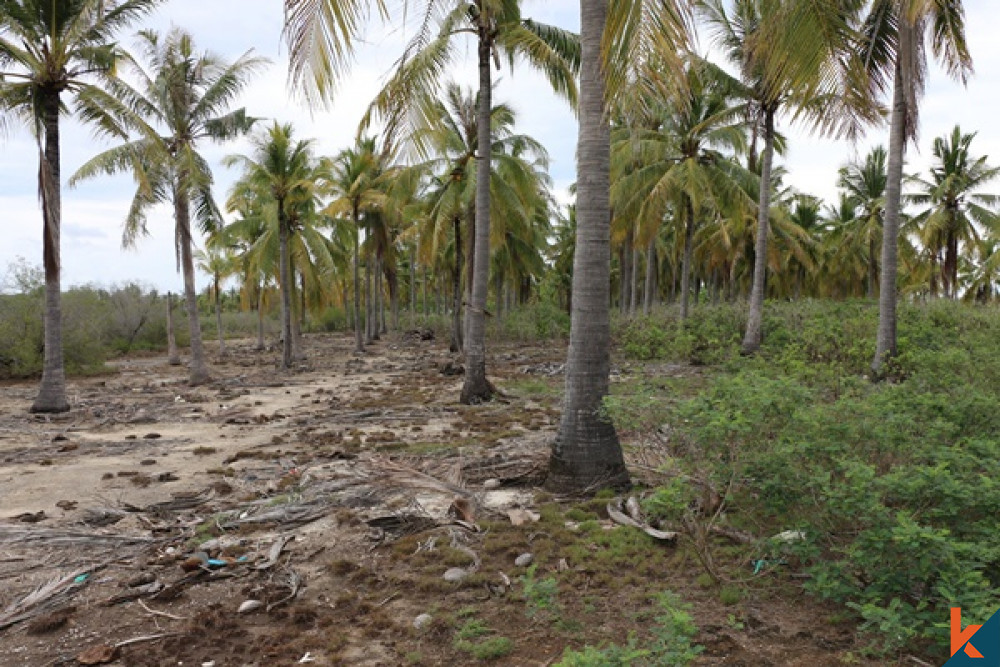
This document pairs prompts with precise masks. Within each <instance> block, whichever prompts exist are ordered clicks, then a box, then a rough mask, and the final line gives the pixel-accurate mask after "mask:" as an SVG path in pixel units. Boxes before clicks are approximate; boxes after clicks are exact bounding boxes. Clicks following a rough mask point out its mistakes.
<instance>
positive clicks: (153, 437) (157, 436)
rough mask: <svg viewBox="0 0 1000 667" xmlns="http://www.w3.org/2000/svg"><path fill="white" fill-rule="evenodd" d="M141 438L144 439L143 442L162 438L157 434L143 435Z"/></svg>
mask: <svg viewBox="0 0 1000 667" xmlns="http://www.w3.org/2000/svg"><path fill="white" fill-rule="evenodd" d="M142 437H143V439H145V440H159V439H160V438H162V437H163V436H162V435H160V434H159V433H147V434H146V435H144V436H142Z"/></svg>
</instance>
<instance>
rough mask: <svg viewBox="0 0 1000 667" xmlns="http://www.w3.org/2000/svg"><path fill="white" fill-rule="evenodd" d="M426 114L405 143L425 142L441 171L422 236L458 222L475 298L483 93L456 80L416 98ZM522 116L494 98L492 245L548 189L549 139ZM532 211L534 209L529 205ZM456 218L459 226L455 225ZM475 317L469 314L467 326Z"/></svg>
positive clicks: (457, 314) (422, 147) (435, 170)
mask: <svg viewBox="0 0 1000 667" xmlns="http://www.w3.org/2000/svg"><path fill="white" fill-rule="evenodd" d="M417 104H418V105H419V106H420V111H419V116H420V118H423V119H426V121H417V122H416V123H414V127H413V129H412V131H411V134H410V135H408V136H407V137H405V138H404V141H403V143H404V145H410V146H414V147H419V152H420V153H424V154H426V155H427V156H428V159H427V160H426V161H424V162H422V163H421V164H420V166H419V167H420V169H422V170H424V172H425V173H430V174H433V175H434V178H435V184H436V185H435V187H433V188H432V189H431V191H430V192H429V193H428V194H429V197H428V200H427V202H428V204H429V206H430V208H429V210H428V215H427V216H425V218H424V220H425V223H426V226H425V228H424V230H423V232H424V233H423V234H422V235H421V236H422V238H424V239H426V240H427V241H429V242H434V241H435V240H439V239H440V238H442V236H441V232H442V230H445V229H447V228H449V227H454V230H455V231H454V234H455V236H454V238H458V239H461V238H462V236H463V232H462V229H461V227H462V225H463V223H464V225H465V232H464V238H465V239H466V241H467V244H468V245H467V249H468V252H467V253H465V257H466V258H467V259H466V260H465V263H466V267H465V268H466V284H465V302H466V303H471V301H472V298H471V297H472V294H471V290H472V283H473V282H474V273H475V261H474V253H475V247H474V240H475V234H474V231H475V230H474V228H473V226H474V224H475V220H476V192H477V185H478V163H477V162H476V154H477V150H478V145H479V144H478V142H479V115H478V95H477V94H476V93H473V92H472V91H471V90H466V89H463V88H462V87H461V86H459V85H457V84H454V83H449V84H448V85H447V86H446V87H445V90H444V94H443V96H442V97H438V96H436V95H434V96H431V95H425V96H423V97H422V98H421V99H419V100H418V101H417ZM516 121H517V116H516V114H515V113H514V110H513V109H512V108H511V107H510V106H508V105H506V104H495V105H494V106H493V108H492V110H491V112H490V124H491V130H490V133H491V136H492V147H491V150H490V154H491V155H492V164H491V167H490V180H489V187H490V191H491V196H490V206H491V207H492V209H493V210H492V211H491V216H490V218H491V219H495V220H498V221H499V224H498V225H494V229H493V239H492V243H491V245H492V246H493V249H494V250H495V249H498V248H499V246H501V245H502V243H501V241H502V240H503V239H504V238H505V237H506V228H507V226H508V224H509V225H515V224H516V219H518V218H519V217H523V215H524V214H525V213H526V212H527V211H528V209H529V208H531V206H527V202H529V201H531V202H536V203H537V201H539V198H540V197H544V196H545V194H546V193H547V185H548V184H547V181H546V177H545V176H544V175H543V174H541V173H540V171H539V170H540V169H544V168H547V166H548V155H547V153H546V151H545V149H544V147H543V146H542V145H541V144H540V143H538V142H537V141H536V140H534V139H533V138H531V137H529V136H527V135H523V134H517V133H515V132H514V124H515V123H516ZM529 215H530V213H529ZM455 225H457V226H455ZM456 250H457V253H458V254H457V255H456V256H455V267H454V271H455V273H454V274H453V276H454V281H455V285H456V287H455V308H454V313H453V314H454V323H453V332H452V349H453V350H454V351H459V350H460V349H461V348H462V344H463V340H464V338H465V337H466V334H465V331H464V330H463V328H462V326H461V325H462V319H461V313H462V296H461V289H460V281H461V271H462V264H463V257H462V255H463V251H464V250H465V249H464V248H462V247H461V245H459V246H458V247H457V248H456ZM470 323H471V319H470V318H469V317H466V318H465V329H468V327H469V325H470Z"/></svg>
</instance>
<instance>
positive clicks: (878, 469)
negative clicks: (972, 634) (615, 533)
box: [607, 302, 1000, 658]
mask: <svg viewBox="0 0 1000 667" xmlns="http://www.w3.org/2000/svg"><path fill="white" fill-rule="evenodd" d="M733 310H734V311H736V310H737V309H736V308H733ZM700 312H701V311H700V309H699V312H698V313H696V315H695V318H696V319H697V318H699V316H700ZM768 313H769V314H768V317H767V318H766V320H765V326H766V337H765V343H764V346H763V348H762V349H761V353H760V354H759V355H758V356H757V357H755V358H749V359H746V358H741V357H739V356H738V354H736V351H737V350H736V345H737V344H738V343H734V342H733V341H734V340H736V339H737V338H738V335H739V332H738V331H737V330H730V331H726V330H725V329H724V328H721V329H720V328H718V327H719V322H724V321H726V320H727V318H726V317H719V316H715V317H712V318H710V319H712V320H713V322H710V323H698V324H691V325H687V324H685V325H684V326H683V327H680V326H673V327H669V326H668V327H665V328H662V331H663V336H662V340H661V339H655V340H656V341H657V344H656V348H655V349H656V350H657V351H658V352H657V354H656V357H657V358H663V357H666V358H673V359H677V360H683V357H684V356H685V354H686V350H687V347H686V346H687V343H686V342H685V340H684V338H685V336H686V335H688V332H690V331H692V330H693V331H696V332H699V333H698V334H696V335H697V336H703V335H704V334H702V333H700V332H704V331H710V332H711V331H719V332H720V334H721V336H720V340H723V341H726V342H725V343H723V344H721V346H720V350H719V351H718V352H717V354H716V355H715V357H714V358H716V359H717V361H716V362H715V363H714V364H713V365H712V366H710V367H709V368H706V369H704V371H703V375H702V377H701V378H700V384H697V385H695V384H691V383H688V384H687V385H684V386H683V387H682V386H680V385H679V384H678V382H679V381H676V380H671V381H657V380H656V379H655V378H654V379H649V378H647V379H645V380H643V381H636V382H633V383H632V384H630V385H628V386H625V387H622V388H621V389H620V390H619V391H618V392H617V393H616V395H615V396H613V397H611V398H610V399H609V400H608V401H607V409H608V412H609V414H610V415H611V416H612V417H613V418H614V419H615V420H616V422H617V423H618V424H619V426H620V428H622V429H625V430H628V429H638V430H649V429H656V428H664V426H666V428H667V431H668V432H669V433H670V435H671V450H670V451H671V452H672V456H673V458H672V459H671V460H670V465H671V466H675V467H678V468H680V469H681V472H682V473H686V474H679V475H676V477H675V479H674V481H673V482H671V483H670V484H668V485H667V486H665V487H663V488H661V489H659V490H657V491H655V492H654V493H653V494H652V495H651V496H650V497H649V498H648V499H647V501H646V507H645V508H646V510H647V511H648V512H649V513H650V514H652V515H653V516H655V517H658V518H662V519H664V520H666V521H668V522H669V521H671V520H675V521H676V520H677V519H678V518H679V515H681V514H683V513H684V512H685V511H686V507H687V506H688V504H689V499H690V498H693V497H696V495H697V493H698V491H699V489H696V488H685V485H686V484H692V485H693V484H694V483H695V482H688V481H684V480H693V479H702V480H705V481H708V482H709V483H710V484H711V486H712V487H714V488H716V489H729V492H728V497H726V499H725V501H726V504H727V512H726V517H727V521H729V522H730V523H731V524H733V527H736V528H741V529H744V530H752V531H754V532H755V533H757V534H758V535H760V536H761V537H762V538H766V537H767V536H768V535H776V534H779V533H782V532H784V531H795V534H796V535H799V534H801V536H802V537H803V538H804V539H801V540H799V539H796V540H791V541H789V542H788V543H784V544H781V545H780V548H781V550H782V551H783V555H782V558H784V559H787V562H789V563H791V564H792V566H793V567H795V568H798V569H799V570H800V571H801V572H802V573H803V574H806V575H808V578H807V579H805V587H806V589H807V590H808V591H810V592H812V593H813V594H815V595H816V596H818V597H820V598H823V599H827V600H831V601H834V602H837V603H840V604H842V605H843V606H844V608H845V609H846V610H849V611H850V612H851V613H853V614H854V615H855V616H856V617H857V618H858V620H859V621H860V623H861V626H862V628H863V629H864V630H866V631H868V632H869V633H871V634H872V635H873V638H876V639H877V641H876V642H873V647H877V648H873V651H874V652H877V653H878V654H880V655H886V654H893V653H895V652H897V651H902V650H904V649H905V650H906V651H907V652H910V653H913V652H914V651H918V652H922V653H923V654H924V655H926V656H928V657H932V658H941V657H946V656H947V652H946V651H947V646H948V637H947V633H948V629H947V628H948V609H949V607H951V606H959V607H962V609H963V613H964V615H965V617H967V618H968V619H969V621H968V622H970V623H972V622H975V623H982V622H985V621H986V619H987V618H989V616H990V615H991V614H992V613H993V612H994V611H996V609H997V608H998V607H1000V593H998V591H1000V535H998V534H997V532H996V516H997V515H998V513H1000V480H998V479H997V478H996V475H995V468H996V461H997V460H998V458H1000V436H998V435H997V434H1000V410H998V409H997V406H1000V382H998V378H1000V313H998V312H997V311H996V310H995V309H987V308H981V307H974V306H968V305H962V304H955V303H947V302H936V303H931V304H927V305H903V306H902V307H901V308H900V318H899V347H900V355H899V357H898V358H897V359H895V360H894V361H893V364H892V372H891V374H890V377H889V378H888V380H886V381H884V382H880V383H872V382H870V381H868V379H867V377H866V373H867V372H868V365H869V364H870V361H871V358H872V356H873V354H874V335H875V325H876V323H877V308H876V307H875V306H874V305H872V304H864V303H819V302H813V303H799V304H768ZM728 320H729V321H730V322H732V323H736V322H737V320H738V316H737V315H736V314H735V313H734V314H733V315H732V316H730V317H729V318H728ZM652 326H654V325H652V324H650V323H648V322H636V323H632V324H629V325H626V328H625V330H624V332H623V333H622V339H623V344H624V345H626V346H628V345H629V344H630V343H631V344H632V345H633V346H636V347H634V348H633V350H632V352H631V353H632V354H634V353H635V350H636V349H638V350H640V351H641V352H645V351H646V350H647V349H650V350H651V349H653V348H652V347H649V348H646V347H643V346H644V345H646V343H643V341H649V340H654V337H653V336H651V335H650V333H649V330H650V328H651V327H652ZM656 326H662V325H656ZM625 352H626V353H630V351H629V348H628V347H626V348H625ZM640 356H641V355H640ZM706 478H707V480H706ZM765 542H766V541H762V543H761V546H760V550H761V551H762V553H764V552H766V551H767V550H768V549H773V548H774V544H773V543H772V544H770V545H768V544H766V543H765ZM741 576H745V573H743V574H741ZM734 578H735V577H734Z"/></svg>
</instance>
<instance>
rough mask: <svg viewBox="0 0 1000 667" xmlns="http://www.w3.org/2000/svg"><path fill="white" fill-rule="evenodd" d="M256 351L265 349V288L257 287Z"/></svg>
mask: <svg viewBox="0 0 1000 667" xmlns="http://www.w3.org/2000/svg"><path fill="white" fill-rule="evenodd" d="M254 349H255V350H258V351H260V350H263V349H264V286H263V285H258V287H257V344H256V345H255V346H254Z"/></svg>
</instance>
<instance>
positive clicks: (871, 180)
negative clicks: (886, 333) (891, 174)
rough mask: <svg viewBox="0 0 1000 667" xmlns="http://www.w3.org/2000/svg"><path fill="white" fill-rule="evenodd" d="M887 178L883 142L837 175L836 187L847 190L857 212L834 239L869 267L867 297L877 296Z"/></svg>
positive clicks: (843, 251)
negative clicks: (861, 159) (862, 160)
mask: <svg viewBox="0 0 1000 667" xmlns="http://www.w3.org/2000/svg"><path fill="white" fill-rule="evenodd" d="M887 180H888V174H887V171H886V151H885V148H884V147H883V146H877V147H875V148H873V149H872V151H871V152H870V153H868V155H867V156H866V157H865V160H864V162H863V163H860V164H859V163H856V162H851V163H849V164H847V165H846V166H844V167H841V169H840V171H839V172H838V177H837V187H839V188H841V190H843V191H844V194H845V195H846V196H847V197H848V199H849V201H850V203H849V205H850V206H851V207H852V208H853V209H854V210H855V211H856V213H855V218H854V219H853V220H851V221H849V222H847V223H846V224H842V225H839V226H838V227H837V229H836V234H835V237H834V238H835V239H836V241H835V243H836V244H837V247H838V253H840V254H842V253H850V254H853V255H855V256H856V257H859V258H863V260H864V262H865V265H866V266H867V268H868V283H867V292H868V298H874V297H875V291H876V287H877V284H878V268H879V264H878V259H879V253H880V247H881V244H882V224H883V220H884V219H885V193H886V182H887Z"/></svg>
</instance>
